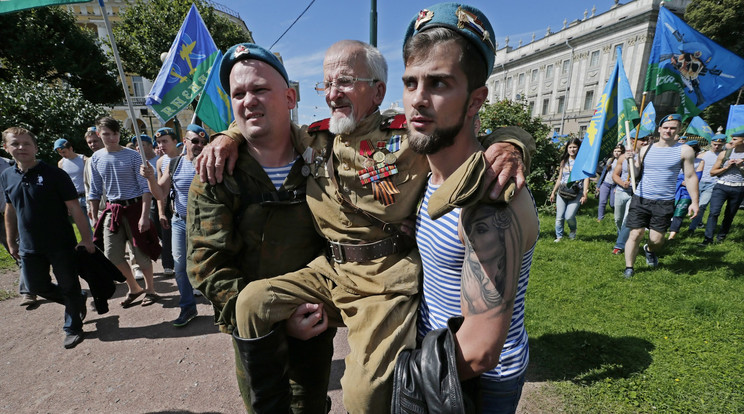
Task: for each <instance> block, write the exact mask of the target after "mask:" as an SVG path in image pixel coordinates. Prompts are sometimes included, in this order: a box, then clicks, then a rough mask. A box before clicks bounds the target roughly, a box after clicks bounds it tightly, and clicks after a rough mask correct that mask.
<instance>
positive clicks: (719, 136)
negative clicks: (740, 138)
mask: <svg viewBox="0 0 744 414" xmlns="http://www.w3.org/2000/svg"><path fill="white" fill-rule="evenodd" d="M727 139H728V138H727V137H726V135H724V134H715V135H713V138H711V139H710V142H713V141H720V142H726V140H727Z"/></svg>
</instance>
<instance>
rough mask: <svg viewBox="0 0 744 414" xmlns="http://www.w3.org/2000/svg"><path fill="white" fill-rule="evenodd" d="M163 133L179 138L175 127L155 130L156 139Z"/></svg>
mask: <svg viewBox="0 0 744 414" xmlns="http://www.w3.org/2000/svg"><path fill="white" fill-rule="evenodd" d="M163 135H170V136H172V137H173V138H174V139H178V137H177V136H176V131H174V130H173V128H168V127H163V128H160V129H158V130H157V131H155V138H156V139H157V138H160V137H162V136H163Z"/></svg>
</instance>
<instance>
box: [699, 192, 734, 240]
mask: <svg viewBox="0 0 744 414" xmlns="http://www.w3.org/2000/svg"><path fill="white" fill-rule="evenodd" d="M742 200H744V187H731V186H728V185H723V184H716V186H715V187H714V188H713V195H712V196H711V197H710V213H708V222H707V223H705V238H706V239H712V238H713V235H714V233H715V232H716V225H717V224H718V216H719V215H720V214H721V210H722V209H723V203H726V202H727V204H726V211H725V212H724V213H723V222H721V228H720V230H719V231H718V237H719V238H725V237H726V235H727V234H728V232H729V230H730V229H731V223H732V222H733V221H734V216H735V215H736V212H737V211H738V210H739V204H741V202H742Z"/></svg>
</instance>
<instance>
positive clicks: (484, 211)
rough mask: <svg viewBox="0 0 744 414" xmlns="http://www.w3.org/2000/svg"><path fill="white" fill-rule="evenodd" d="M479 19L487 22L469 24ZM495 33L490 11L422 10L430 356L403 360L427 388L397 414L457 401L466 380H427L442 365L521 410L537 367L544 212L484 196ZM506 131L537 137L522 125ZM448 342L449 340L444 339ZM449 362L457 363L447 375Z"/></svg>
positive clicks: (413, 101) (412, 99)
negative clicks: (484, 119)
mask: <svg viewBox="0 0 744 414" xmlns="http://www.w3.org/2000/svg"><path fill="white" fill-rule="evenodd" d="M468 19H472V20H475V21H478V22H479V23H480V25H479V26H477V27H476V26H467V25H466V26H462V25H459V26H458V22H461V21H468ZM491 33H493V29H492V28H491V24H490V23H489V21H488V19H487V18H486V16H485V15H484V14H483V13H482V12H481V11H480V10H478V9H476V8H474V7H471V6H467V5H462V4H456V3H441V4H436V5H434V6H431V7H429V8H427V9H424V10H422V11H421V12H420V13H419V14H418V15H417V17H416V18H414V20H413V21H411V23H410V25H409V27H408V31H407V32H406V42H405V46H404V48H403V61H404V64H405V72H404V73H403V84H404V88H403V105H404V108H405V112H406V119H407V121H408V130H409V133H408V139H409V143H410V145H411V148H412V149H413V150H414V151H415V152H417V153H420V154H425V155H426V158H427V160H428V162H429V166H430V168H431V175H430V177H429V180H428V184H427V188H426V192H425V193H424V196H423V202H422V204H421V208H420V209H419V211H418V214H417V223H416V244H417V245H418V248H419V251H420V253H421V258H422V261H423V267H424V277H423V289H422V291H423V294H422V298H421V305H420V307H419V316H418V333H419V338H420V339H422V342H423V344H424V345H423V347H424V349H423V350H422V351H414V352H413V354H412V356H411V354H409V353H408V352H406V353H403V354H401V361H400V363H399V364H398V366H397V367H396V381H398V380H399V379H401V378H405V380H404V382H405V381H410V380H413V381H414V383H415V386H414V387H409V386H407V385H411V384H408V383H406V384H405V385H403V386H400V387H397V386H396V387H394V389H395V392H397V393H399V394H396V395H394V397H393V398H394V404H393V406H392V411H393V412H409V411H408V409H409V408H410V407H411V406H410V405H407V404H406V403H407V402H410V400H407V398H406V397H408V398H411V397H413V398H416V396H415V395H411V394H409V393H410V391H411V390H416V391H419V393H418V397H419V398H416V399H419V400H420V401H421V402H423V403H424V404H426V405H428V406H429V407H430V408H435V407H437V408H439V407H442V406H445V405H446V402H445V400H447V401H450V400H449V397H451V396H452V395H453V394H452V393H451V392H450V391H451V390H450V389H449V388H448V387H447V385H446V384H458V382H457V381H452V382H449V381H441V378H440V377H439V376H438V375H437V376H436V377H437V378H433V377H430V376H427V373H430V372H431V371H432V369H431V367H432V366H436V368H434V369H433V370H434V371H436V372H437V373H442V372H448V373H449V375H451V376H452V377H453V378H456V379H458V378H459V380H461V381H465V380H468V379H471V378H478V380H477V381H478V382H479V385H480V390H481V393H480V395H481V396H482V401H481V402H482V404H479V405H480V406H482V410H483V411H482V412H489V413H491V412H514V411H515V410H516V407H517V403H518V402H519V397H520V395H521V390H522V385H523V384H524V373H525V371H526V369H527V361H528V359H529V357H528V346H527V333H526V331H525V328H524V295H525V292H526V287H527V281H528V279H529V272H530V267H531V263H532V253H533V252H534V249H535V243H536V241H537V236H538V233H539V223H538V219H537V209H536V208H535V204H534V201H533V200H532V197H531V196H530V194H529V192H520V193H518V194H517V195H516V196H515V197H514V198H513V200H512V201H511V202H510V203H509V204H508V205H507V204H492V203H490V202H488V201H486V200H483V199H482V197H479V196H474V195H473V194H483V193H485V190H486V187H485V186H484V184H483V180H479V179H478V178H479V176H480V175H482V174H483V173H484V172H485V160H484V158H483V154H482V150H483V147H482V146H481V144H480V142H478V139H477V137H476V135H475V133H474V128H473V124H474V121H475V117H476V115H477V113H478V110H479V109H480V107H481V105H482V104H483V102H484V101H485V99H486V97H487V95H488V88H487V87H486V85H485V82H486V79H487V78H488V75H489V74H490V72H491V68H492V67H493V59H494V47H493V44H492V43H491V41H490V40H489V39H490V36H489V34H491ZM484 39H485V40H484ZM495 133H496V134H503V135H505V136H510V135H511V136H514V135H517V134H526V133H525V132H524V131H522V130H520V129H518V128H515V127H508V128H501V129H498V130H496V132H495ZM471 183H473V184H471ZM475 183H480V185H478V184H475ZM460 207H462V208H460ZM443 246H446V248H443ZM460 315H462V316H460ZM448 320H449V321H448ZM448 325H449V329H447V328H448ZM445 337H448V338H449V341H442V340H441V339H442V338H445ZM445 343H446V344H448V345H449V346H443V345H444V344H445ZM455 349H456V350H457V351H455ZM429 352H431V353H429ZM424 354H427V355H429V357H425V358H426V360H425V361H424V360H422V355H424ZM431 355H442V359H441V360H437V359H433V358H431V357H430V356H431ZM447 361H454V362H455V363H454V364H452V365H450V366H449V367H447ZM422 364H426V368H423V366H422ZM436 364H441V366H437V365H436ZM442 367H447V369H449V371H446V370H444V369H442ZM404 372H405V374H404ZM423 389H428V390H432V389H433V390H435V392H433V393H432V392H428V393H427V392H423V391H422V390H423ZM424 395H428V396H432V395H433V396H435V398H433V399H428V398H423V396H424ZM416 406H418V404H417V405H416Z"/></svg>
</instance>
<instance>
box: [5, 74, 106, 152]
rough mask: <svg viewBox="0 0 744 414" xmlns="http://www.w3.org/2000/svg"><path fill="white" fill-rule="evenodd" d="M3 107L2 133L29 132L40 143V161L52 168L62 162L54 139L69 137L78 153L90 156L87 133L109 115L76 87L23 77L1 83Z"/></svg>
mask: <svg viewBox="0 0 744 414" xmlns="http://www.w3.org/2000/svg"><path fill="white" fill-rule="evenodd" d="M0 108H2V111H0V130H3V131H4V130H5V129H6V128H10V127H13V126H20V127H24V128H26V129H28V130H30V131H31V132H33V133H34V135H36V137H37V138H38V141H39V158H40V159H42V160H44V161H47V162H53V163H54V164H53V165H56V160H57V159H59V156H58V155H57V154H55V153H54V151H53V149H52V145H53V143H54V140H56V139H57V138H66V139H67V140H68V141H70V143H71V144H72V146H73V147H74V148H75V152H78V153H81V154H88V153H90V151H89V150H88V146H87V144H86V143H85V140H84V135H85V131H86V130H87V129H88V127H90V126H92V125H93V123H94V121H95V119H96V118H98V117H99V116H102V115H108V111H106V110H105V109H104V107H103V106H102V105H98V104H92V103H90V102H89V101H88V100H86V99H85V97H84V96H83V94H82V92H81V91H80V90H79V89H77V88H74V87H72V86H70V85H66V84H64V83H61V82H58V83H53V84H48V83H46V82H41V81H32V80H28V79H23V78H20V77H15V78H13V79H11V80H9V81H2V80H0Z"/></svg>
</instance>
